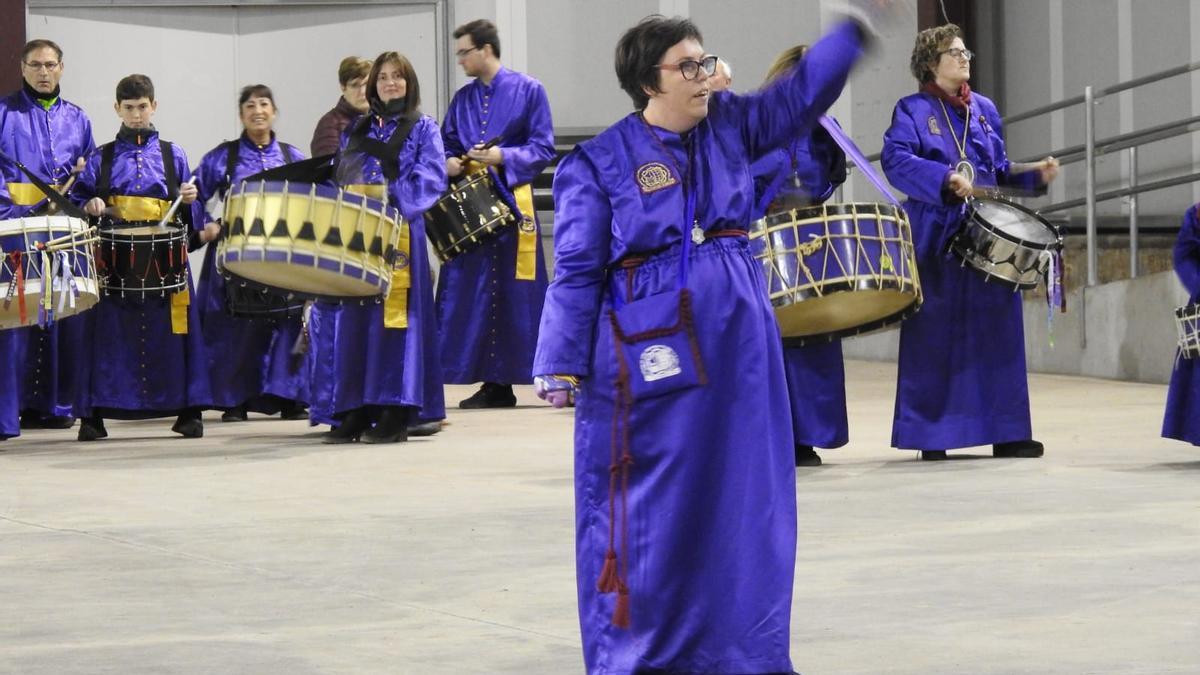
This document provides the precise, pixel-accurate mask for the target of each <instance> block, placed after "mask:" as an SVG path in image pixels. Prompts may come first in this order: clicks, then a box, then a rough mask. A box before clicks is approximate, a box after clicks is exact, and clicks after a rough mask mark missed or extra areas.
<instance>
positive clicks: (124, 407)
mask: <svg viewBox="0 0 1200 675" xmlns="http://www.w3.org/2000/svg"><path fill="white" fill-rule="evenodd" d="M140 140H141V143H138V142H136V141H135V140H132V139H125V138H120V137H118V138H117V139H116V140H115V141H113V142H114V143H116V149H115V152H114V156H113V167H112V179H111V183H110V185H111V193H112V195H114V196H115V195H126V196H140V197H152V198H155V199H162V200H166V199H167V197H168V191H167V184H166V178H165V175H164V172H163V157H162V153H161V152H160V150H159V143H158V132H157V131H150V132H149V133H147V134H146V135H143V136H141V138H140ZM171 146H172V151H173V153H174V155H175V175H176V178H177V179H178V181H179V182H180V183H184V182H186V181H187V180H188V179H189V178H190V177H191V170H190V169H189V168H188V161H187V155H186V154H184V152H183V148H181V147H179V146H178V145H175V144H174V143H172V144H171ZM102 151H103V150H102V147H101V148H97V149H96V150H95V151H94V152H93V153H92V154H91V156H90V157H88V164H87V168H86V169H84V171H83V173H81V174H80V175H79V180H78V181H77V182H76V183H75V189H74V190H73V191H72V193H71V196H72V198H73V199H74V200H75V201H77V202H78V203H79V204H84V203H86V202H87V201H88V200H89V199H91V198H92V197H96V196H99V195H97V194H96V182H97V179H98V177H99V173H100V156H101V153H102ZM180 209H181V211H182V210H185V209H186V210H188V211H189V215H190V220H191V223H192V226H193V227H195V226H196V224H201V225H202V223H203V218H202V217H201V213H202V210H201V205H200V202H199V200H197V201H196V202H194V203H193V204H192V205H191V207H190V208H189V207H187V206H180ZM188 293H189V294H190V295H192V301H191V302H190V303H189V305H188V311H187V334H186V335H175V334H173V333H172V332H171V307H170V303H171V298H170V297H167V298H147V299H145V300H142V301H135V300H132V299H128V298H121V297H119V296H106V297H103V298H101V301H100V303H99V304H97V305H96V307H95V308H93V309H92V310H91V311H89V312H86V313H84V314H83V316H84V317H85V318H86V319H87V323H88V341H89V343H90V344H89V346H90V347H91V352H90V354H89V366H90V368H88V373H87V379H88V385H87V387H86V388H85V389H84V391H83V394H82V396H81V397H80V404H79V405H80V407H81V408H82V412H78V411H77V414H80V415H81V416H91V415H95V416H99V417H109V418H117V419H122V418H146V417H168V416H172V415H177V414H179V412H180V411H182V410H184V409H186V408H206V407H209V406H211V405H212V393H211V391H210V389H209V383H208V354H207V352H206V351H205V348H204V339H203V337H202V336H201V333H200V314H199V312H198V311H197V310H198V307H197V305H196V303H195V299H194V294H193V293H192V289H191V273H190V272H189V273H188Z"/></svg>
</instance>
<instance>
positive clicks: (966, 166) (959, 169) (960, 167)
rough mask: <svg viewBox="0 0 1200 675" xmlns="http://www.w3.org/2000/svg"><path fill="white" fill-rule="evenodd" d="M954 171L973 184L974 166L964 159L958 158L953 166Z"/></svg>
mask: <svg viewBox="0 0 1200 675" xmlns="http://www.w3.org/2000/svg"><path fill="white" fill-rule="evenodd" d="M954 173H957V174H958V175H960V176H962V177H963V178H966V179H967V182H968V183H971V184H972V185H974V184H975V166H974V165H972V164H971V163H970V162H969V161H967V160H966V159H961V160H959V162H958V164H956V165H955V166H954Z"/></svg>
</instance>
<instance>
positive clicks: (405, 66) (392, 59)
mask: <svg viewBox="0 0 1200 675" xmlns="http://www.w3.org/2000/svg"><path fill="white" fill-rule="evenodd" d="M389 63H394V64H396V65H397V66H399V67H400V74H401V75H403V76H404V114H405V115H406V116H410V117H411V116H415V115H419V114H421V84H420V83H419V82H417V70H416V69H415V68H413V64H412V62H411V61H409V60H408V58H406V57H405V56H404V55H403V54H401V53H400V52H384V53H382V54H380V55H379V56H377V57H375V63H373V64H371V73H370V74H369V75H367V100H368V101H378V100H379V94H377V93H376V92H375V84H376V83H377V82H378V81H379V71H381V70H383V67H384V66H386V65H387V64H389Z"/></svg>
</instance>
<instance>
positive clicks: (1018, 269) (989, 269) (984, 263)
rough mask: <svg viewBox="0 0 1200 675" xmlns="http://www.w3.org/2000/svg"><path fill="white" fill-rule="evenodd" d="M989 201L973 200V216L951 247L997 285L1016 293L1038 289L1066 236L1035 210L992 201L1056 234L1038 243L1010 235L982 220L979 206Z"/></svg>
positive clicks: (961, 258)
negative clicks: (1052, 258)
mask: <svg viewBox="0 0 1200 675" xmlns="http://www.w3.org/2000/svg"><path fill="white" fill-rule="evenodd" d="M981 201H985V200H978V199H976V200H972V202H971V208H970V209H969V217H968V219H967V221H966V222H965V223H964V224H963V227H962V229H961V230H959V232H958V233H957V234H956V235H955V236H954V237H953V239H951V242H950V248H951V250H953V251H954V253H955V255H957V256H958V257H959V259H960V260H962V262H963V264H964V265H968V266H970V267H971V268H972V269H974V270H975V271H977V272H979V273H980V274H982V275H983V277H984V279H985V280H987V281H989V282H993V281H994V282H996V283H1000V284H1002V285H1005V286H1008V287H1010V288H1012V289H1013V290H1014V291H1018V290H1030V289H1033V288H1036V287H1037V285H1038V282H1039V281H1041V280H1042V279H1044V278H1045V277H1046V274H1047V272H1048V270H1049V267H1050V257H1051V256H1052V255H1053V253H1054V252H1055V251H1061V250H1062V236H1061V235H1060V234H1059V233H1058V231H1057V230H1056V229H1055V228H1054V227H1053V226H1052V225H1050V224H1049V223H1048V222H1046V221H1045V220H1044V219H1042V218H1041V216H1039V215H1037V213H1035V212H1034V211H1032V210H1030V209H1026V208H1025V207H1022V206H1020V205H1019V204H1015V203H1013V202H1009V201H1007V200H1000V199H991V200H986V201H993V202H997V203H1001V204H1004V205H1005V206H1006V207H1008V208H1010V209H1012V210H1013V212H1014V213H1020V214H1024V215H1025V216H1026V217H1027V218H1028V221H1027V223H1030V224H1032V223H1037V224H1041V225H1042V226H1043V227H1045V228H1046V229H1047V230H1048V231H1049V232H1050V233H1052V235H1053V241H1051V242H1049V243H1046V242H1036V241H1030V240H1026V239H1022V238H1020V237H1017V236H1014V235H1013V234H1011V233H1009V232H1006V231H1005V230H1003V229H1002V228H1000V227H997V226H995V225H993V224H992V223H989V222H988V221H987V219H986V218H984V217H982V216H981V215H980V213H979V210H978V208H977V204H979V203H981Z"/></svg>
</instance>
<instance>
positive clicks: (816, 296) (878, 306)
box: [750, 203, 921, 346]
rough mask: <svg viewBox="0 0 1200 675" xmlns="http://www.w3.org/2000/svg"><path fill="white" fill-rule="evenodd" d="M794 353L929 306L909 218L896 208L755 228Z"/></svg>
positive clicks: (825, 211) (819, 210)
mask: <svg viewBox="0 0 1200 675" xmlns="http://www.w3.org/2000/svg"><path fill="white" fill-rule="evenodd" d="M750 245H751V248H752V250H753V251H754V256H755V258H756V259H757V260H759V261H760V262H761V263H762V266H763V274H764V276H765V277H766V281H767V293H768V296H769V297H770V300H771V304H772V305H773V306H774V307H775V318H776V319H777V320H778V322H779V330H780V333H781V334H782V335H783V337H784V343H785V344H786V345H787V346H799V345H803V344H806V343H808V342H815V341H825V340H831V339H833V338H837V337H843V336H847V335H857V334H859V333H865V332H867V331H871V330H875V329H877V328H882V327H884V326H887V325H889V324H892V323H895V322H897V321H900V320H902V319H905V318H907V317H909V316H911V315H912V314H913V313H914V312H916V311H917V309H918V308H919V307H920V306H921V283H920V280H919V279H918V277H917V263H916V253H915V250H914V248H913V243H912V230H911V229H910V228H909V224H908V215H907V214H906V213H905V212H904V209H901V208H900V207H898V206H892V205H889V204H869V203H850V204H823V205H820V206H811V207H807V208H799V209H790V210H787V211H782V212H779V213H775V214H772V215H769V216H767V217H766V218H761V219H759V220H757V221H755V222H754V223H752V224H751V226H750Z"/></svg>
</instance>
